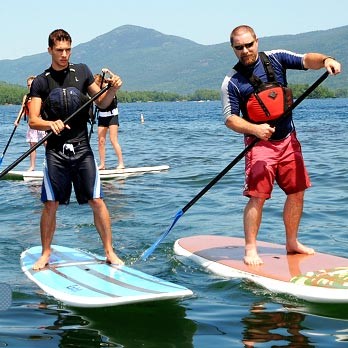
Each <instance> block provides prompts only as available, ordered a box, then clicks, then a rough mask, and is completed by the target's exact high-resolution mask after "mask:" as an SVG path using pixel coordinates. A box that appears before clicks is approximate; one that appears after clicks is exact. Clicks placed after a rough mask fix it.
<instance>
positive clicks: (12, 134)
mask: <svg viewBox="0 0 348 348" xmlns="http://www.w3.org/2000/svg"><path fill="white" fill-rule="evenodd" d="M24 111H25V110H24V108H22V112H21V113H20V115H19V116H18V117H17V119H16V122H17V123H19V122H20V120H21V118H22V115H23V113H24ZM17 127H18V124H16V125H15V126H14V127H13V130H12V133H11V135H10V138H9V139H8V142H7V144H6V146H5V149H4V151H3V153H2V155H1V157H0V164H1V163H2V159H3V157H4V156H5V153H6V151H7V149H8V147H9V145H10V143H11V140H12V138H13V136H14V134H15V131H16V129H17Z"/></svg>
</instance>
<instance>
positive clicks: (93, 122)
mask: <svg viewBox="0 0 348 348" xmlns="http://www.w3.org/2000/svg"><path fill="white" fill-rule="evenodd" d="M104 77H105V71H103V74H102V79H101V82H100V86H99V87H100V89H102V87H103V83H104ZM98 112H99V111H97V108H96V109H95V110H94V111H93V117H92V118H91V129H90V131H89V135H88V140H89V141H91V137H92V134H93V133H94V130H93V126H94V125H95V123H96V121H95V120H96V119H97V113H98Z"/></svg>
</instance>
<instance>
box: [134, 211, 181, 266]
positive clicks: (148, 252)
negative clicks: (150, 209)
mask: <svg viewBox="0 0 348 348" xmlns="http://www.w3.org/2000/svg"><path fill="white" fill-rule="evenodd" d="M183 215H184V211H183V210H180V211H178V212H177V213H176V215H175V217H174V220H173V222H172V224H171V225H170V227H169V228H168V229H167V230H166V231H165V232H164V233H162V235H161V236H160V237H159V238H158V239H157V240H156V242H155V243H153V244H152V245H151V246H150V247H149V248H148V249H146V250H145V251H144V252H143V253H142V254H141V256H140V260H143V261H146V260H147V258H148V257H149V256H150V255H151V254H152V253H153V252H154V251H155V249H156V248H157V246H158V245H159V244H160V243H161V242H162V241H163V239H164V238H166V236H167V235H168V233H169V232H170V231H171V230H172V228H173V227H174V225H175V224H176V222H177V221H178V220H179V219H180V218H181V217H182V216H183Z"/></svg>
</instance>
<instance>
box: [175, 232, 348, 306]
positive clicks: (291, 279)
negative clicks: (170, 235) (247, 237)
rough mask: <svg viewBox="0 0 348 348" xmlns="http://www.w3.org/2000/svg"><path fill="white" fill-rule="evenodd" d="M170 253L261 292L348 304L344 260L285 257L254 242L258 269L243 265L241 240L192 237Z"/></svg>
mask: <svg viewBox="0 0 348 348" xmlns="http://www.w3.org/2000/svg"><path fill="white" fill-rule="evenodd" d="M174 252H175V253H176V254H177V255H181V256H183V257H184V258H188V259H191V260H192V261H194V262H196V263H198V264H199V265H201V266H202V267H204V268H206V269H207V270H209V271H211V272H213V273H215V274H218V275H220V276H223V277H227V278H246V279H248V280H251V281H253V282H255V283H256V284H258V285H261V286H263V287H264V288H266V289H268V290H270V291H272V292H275V293H283V294H288V295H292V296H295V297H297V298H299V299H303V300H307V301H311V302H320V303H348V259H347V258H344V257H338V256H333V255H329V254H323V253H315V254H313V255H305V254H288V253H287V252H286V249H285V246H284V245H280V244H275V243H266V242H260V241H259V242H258V253H259V256H260V257H261V258H262V260H263V262H264V263H263V264H262V265H259V266H248V265H246V264H245V263H244V262H243V256H244V238H234V237H223V236H210V235H201V236H192V237H187V238H181V239H178V240H177V241H176V242H175V244H174Z"/></svg>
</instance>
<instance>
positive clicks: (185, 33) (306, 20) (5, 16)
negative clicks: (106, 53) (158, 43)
mask: <svg viewBox="0 0 348 348" xmlns="http://www.w3.org/2000/svg"><path fill="white" fill-rule="evenodd" d="M246 4H247V6H245V5H246ZM280 4H281V5H280ZM347 13H348V1H344V0H330V1H327V0H325V1H324V0H292V1H288V2H285V1H279V0H266V1H262V0H261V1H260V0H249V1H245V0H242V1H241V0H214V1H212V0H97V1H96V0H69V1H68V0H59V1H52V0H33V1H25V0H7V1H5V0H4V1H1V2H0V26H1V32H2V35H1V43H2V44H1V50H0V59H16V58H20V57H23V56H28V55H32V54H37V53H42V52H45V51H46V50H47V38H48V35H49V33H50V32H51V31H53V30H54V29H58V28H62V29H65V30H67V31H68V32H69V33H70V35H71V36H72V39H73V46H76V45H78V44H80V43H84V42H88V41H90V40H92V39H94V38H95V37H97V36H99V35H102V34H105V33H107V32H109V31H111V30H113V29H115V28H117V27H119V26H122V25H125V24H131V25H137V26H141V27H144V28H150V29H155V30H157V31H159V32H161V33H163V34H168V35H175V36H180V37H183V38H186V39H190V40H192V41H195V42H197V43H199V44H203V45H210V44H218V43H223V42H226V43H227V42H228V40H229V34H230V32H231V30H232V29H233V28H234V27H236V26H237V25H240V24H248V25H250V26H252V27H253V28H254V29H255V31H256V34H257V36H258V37H261V38H262V37H266V36H276V35H284V34H299V33H305V32H310V31H317V30H327V29H332V28H337V27H341V26H345V25H348V17H347Z"/></svg>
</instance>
